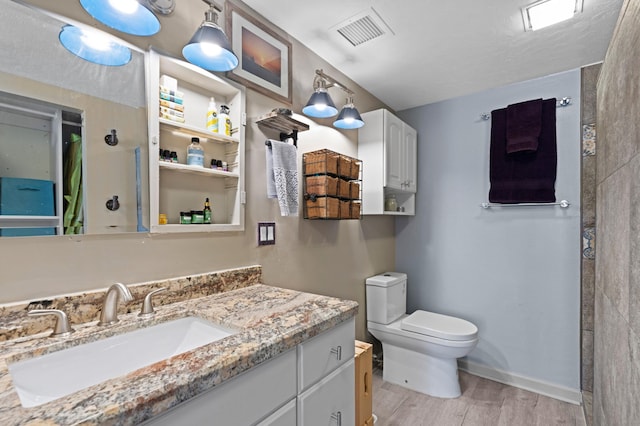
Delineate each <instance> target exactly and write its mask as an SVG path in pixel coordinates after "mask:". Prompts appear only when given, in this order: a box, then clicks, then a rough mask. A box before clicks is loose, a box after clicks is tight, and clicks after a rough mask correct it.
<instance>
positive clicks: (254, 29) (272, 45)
mask: <svg viewBox="0 0 640 426" xmlns="http://www.w3.org/2000/svg"><path fill="white" fill-rule="evenodd" d="M225 8H226V9H225V10H226V15H225V17H226V19H225V21H226V26H227V28H226V32H227V36H228V37H230V39H231V40H230V41H231V47H232V49H233V51H234V53H235V54H236V55H237V56H238V59H239V61H240V63H239V64H238V67H237V68H236V69H234V70H232V71H229V72H227V76H228V77H229V78H230V79H232V80H235V81H237V82H239V83H241V84H243V85H245V86H247V87H250V88H252V89H254V90H256V91H258V92H260V93H263V94H265V95H267V96H270V97H272V98H274V99H278V100H280V101H282V102H286V103H288V104H291V43H289V42H288V41H287V40H285V39H284V38H282V37H281V36H280V35H278V34H276V33H275V32H274V31H273V30H271V29H270V28H269V27H268V26H267V25H265V24H264V23H262V22H260V21H258V20H257V19H256V18H254V17H252V16H249V15H247V14H246V13H245V12H243V11H242V10H241V9H239V8H238V7H237V6H235V5H234V4H233V3H230V2H226V4H225Z"/></svg>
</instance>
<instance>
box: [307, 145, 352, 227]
mask: <svg viewBox="0 0 640 426" xmlns="http://www.w3.org/2000/svg"><path fill="white" fill-rule="evenodd" d="M302 160H303V165H302V167H303V172H304V184H305V185H304V198H305V204H304V217H305V219H360V207H361V196H360V194H361V183H362V180H361V171H362V161H360V160H358V159H356V158H352V157H349V156H346V155H343V154H339V153H337V152H333V151H330V150H328V149H322V150H319V151H313V152H307V153H305V154H303V155H302Z"/></svg>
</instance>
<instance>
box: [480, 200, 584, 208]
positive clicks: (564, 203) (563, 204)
mask: <svg viewBox="0 0 640 426" xmlns="http://www.w3.org/2000/svg"><path fill="white" fill-rule="evenodd" d="M570 205H571V203H569V202H568V201H567V200H561V201H560V202H558V203H518V204H499V203H481V204H480V207H482V208H483V209H489V208H491V207H541V206H560V207H561V208H563V209H566V208H569V206H570Z"/></svg>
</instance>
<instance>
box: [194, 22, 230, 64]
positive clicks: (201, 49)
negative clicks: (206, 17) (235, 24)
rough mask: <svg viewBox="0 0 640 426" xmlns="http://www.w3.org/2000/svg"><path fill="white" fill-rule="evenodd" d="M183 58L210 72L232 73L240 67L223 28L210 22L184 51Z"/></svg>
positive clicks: (199, 31)
mask: <svg viewBox="0 0 640 426" xmlns="http://www.w3.org/2000/svg"><path fill="white" fill-rule="evenodd" d="M182 56H184V57H185V59H186V60H187V61H189V62H191V63H192V64H194V65H197V66H199V67H200V68H204V69H205V70H209V71H231V70H232V69H234V68H235V67H237V66H238V57H237V56H236V55H235V53H233V50H231V44H230V43H229V39H228V38H227V36H226V35H225V33H224V31H222V28H220V27H219V26H218V25H217V24H215V23H213V22H209V21H205V22H203V23H202V25H201V26H200V28H198V30H197V31H196V33H195V34H194V35H193V37H191V40H189V43H187V45H186V46H185V47H184V48H183V49H182Z"/></svg>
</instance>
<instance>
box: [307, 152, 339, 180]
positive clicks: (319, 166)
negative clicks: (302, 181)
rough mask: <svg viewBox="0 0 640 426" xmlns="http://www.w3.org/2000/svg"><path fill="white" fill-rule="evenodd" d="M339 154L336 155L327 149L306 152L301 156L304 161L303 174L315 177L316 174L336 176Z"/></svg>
mask: <svg viewBox="0 0 640 426" xmlns="http://www.w3.org/2000/svg"><path fill="white" fill-rule="evenodd" d="M339 157H340V154H337V153H335V152H333V151H329V150H328V149H321V150H320V151H313V152H307V153H305V154H304V155H303V161H304V174H305V175H316V174H331V175H334V176H335V175H338V158H339Z"/></svg>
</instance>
